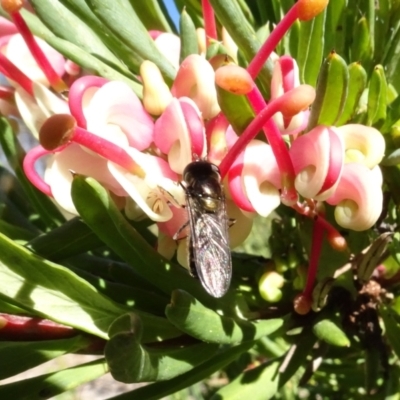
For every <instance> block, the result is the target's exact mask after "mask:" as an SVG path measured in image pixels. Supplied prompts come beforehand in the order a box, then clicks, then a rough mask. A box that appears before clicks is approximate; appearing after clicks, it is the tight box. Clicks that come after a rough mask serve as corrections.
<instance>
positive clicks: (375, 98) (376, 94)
mask: <svg viewBox="0 0 400 400" xmlns="http://www.w3.org/2000/svg"><path fill="white" fill-rule="evenodd" d="M386 108H387V82H386V77H385V72H384V70H383V67H382V65H377V66H376V67H375V68H374V71H373V72H372V76H371V79H370V82H369V86H368V108H367V125H377V124H381V123H383V122H384V121H385V119H386Z"/></svg>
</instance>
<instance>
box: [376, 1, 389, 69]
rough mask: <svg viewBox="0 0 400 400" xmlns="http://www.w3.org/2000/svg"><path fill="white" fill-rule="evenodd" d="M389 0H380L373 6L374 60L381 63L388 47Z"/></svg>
mask: <svg viewBox="0 0 400 400" xmlns="http://www.w3.org/2000/svg"><path fill="white" fill-rule="evenodd" d="M390 3H391V1H390V0H380V1H379V7H375V10H374V12H375V14H376V16H375V19H374V21H373V22H374V36H373V37H374V60H375V63H381V62H382V57H383V54H384V52H385V50H386V48H387V47H388V46H387V44H386V41H387V39H388V36H389V34H390V31H389V19H390V7H391V4H390Z"/></svg>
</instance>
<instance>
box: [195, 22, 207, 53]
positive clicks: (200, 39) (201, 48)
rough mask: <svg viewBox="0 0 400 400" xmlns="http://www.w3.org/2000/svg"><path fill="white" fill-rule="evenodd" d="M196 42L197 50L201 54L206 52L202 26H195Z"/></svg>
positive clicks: (204, 33)
mask: <svg viewBox="0 0 400 400" xmlns="http://www.w3.org/2000/svg"><path fill="white" fill-rule="evenodd" d="M196 33H197V44H198V46H199V51H200V54H201V55H204V54H206V51H207V45H206V31H205V30H204V28H197V29H196Z"/></svg>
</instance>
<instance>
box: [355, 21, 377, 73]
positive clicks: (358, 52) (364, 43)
mask: <svg viewBox="0 0 400 400" xmlns="http://www.w3.org/2000/svg"><path fill="white" fill-rule="evenodd" d="M354 38H357V40H353V44H352V46H351V59H352V60H353V61H358V62H360V63H361V64H362V65H363V66H364V67H365V68H366V69H367V70H369V67H370V65H371V60H372V56H373V50H372V46H373V43H372V40H371V38H373V36H371V33H370V31H369V26H368V21H367V19H366V18H365V17H362V18H360V20H359V21H358V22H357V23H356V25H355V28H354Z"/></svg>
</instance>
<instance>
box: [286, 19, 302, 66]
mask: <svg viewBox="0 0 400 400" xmlns="http://www.w3.org/2000/svg"><path fill="white" fill-rule="evenodd" d="M300 31H301V23H300V21H299V20H297V21H296V22H295V23H294V24H293V25H292V27H291V28H290V31H289V44H288V46H289V54H290V55H291V56H292V57H293V58H294V59H296V62H297V64H299V59H300V57H301V56H300V54H299V53H300V51H299V41H300ZM303 62H304V61H303Z"/></svg>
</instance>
